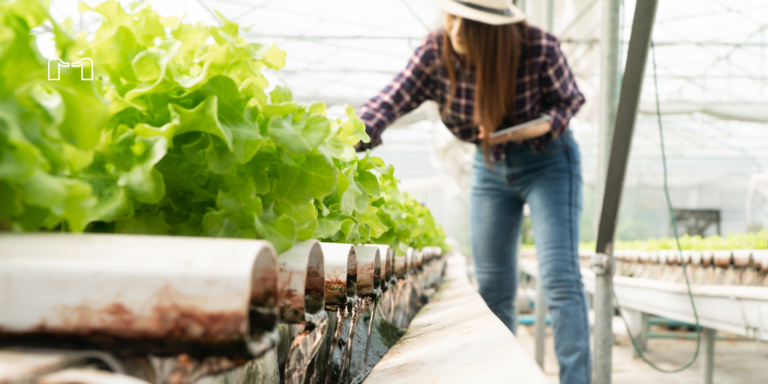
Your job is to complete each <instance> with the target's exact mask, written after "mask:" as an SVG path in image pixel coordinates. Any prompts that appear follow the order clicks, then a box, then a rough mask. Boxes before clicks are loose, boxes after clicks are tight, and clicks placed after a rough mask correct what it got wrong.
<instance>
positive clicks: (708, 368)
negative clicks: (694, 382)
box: [701, 328, 717, 384]
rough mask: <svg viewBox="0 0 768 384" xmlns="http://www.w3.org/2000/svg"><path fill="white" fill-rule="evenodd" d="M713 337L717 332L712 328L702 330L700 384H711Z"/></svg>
mask: <svg viewBox="0 0 768 384" xmlns="http://www.w3.org/2000/svg"><path fill="white" fill-rule="evenodd" d="M715 336H717V331H716V330H714V329H712V328H702V330H701V345H702V347H703V348H704V351H703V352H704V361H703V364H702V365H701V382H702V384H712V383H713V382H714V381H713V377H714V373H715Z"/></svg>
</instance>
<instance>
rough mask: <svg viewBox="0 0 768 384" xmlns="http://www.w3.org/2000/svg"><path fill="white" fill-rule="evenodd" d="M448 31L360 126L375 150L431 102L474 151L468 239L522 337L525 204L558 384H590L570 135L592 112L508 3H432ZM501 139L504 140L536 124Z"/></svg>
mask: <svg viewBox="0 0 768 384" xmlns="http://www.w3.org/2000/svg"><path fill="white" fill-rule="evenodd" d="M434 1H435V3H436V4H437V5H438V6H439V7H440V8H441V9H442V10H444V11H445V12H446V15H445V26H444V30H442V31H440V32H437V33H433V34H431V35H429V36H428V37H427V38H426V40H425V41H424V43H423V44H422V45H421V46H420V47H418V48H417V49H416V52H415V54H414V55H413V57H412V58H411V59H410V61H409V63H408V65H407V67H406V68H405V70H403V71H402V72H400V73H399V74H398V75H397V76H396V77H395V79H394V80H393V81H392V83H391V84H389V85H388V86H387V87H386V88H384V90H383V91H381V92H380V93H379V95H377V96H376V97H374V98H372V99H371V100H370V101H368V103H366V104H365V105H364V106H362V107H361V108H360V109H359V111H358V114H359V116H360V117H361V118H362V120H363V121H364V122H365V123H366V126H367V127H366V128H367V132H368V134H369V135H370V136H371V142H370V143H368V144H363V145H361V148H360V149H367V148H372V147H374V146H376V145H379V144H381V133H382V131H383V130H384V129H385V128H386V127H387V125H389V124H390V123H391V122H392V121H393V120H395V119H396V118H397V117H399V116H401V115H403V114H405V113H407V112H409V111H411V110H413V109H414V108H416V107H418V106H419V105H420V104H421V103H422V102H424V101H425V100H434V101H436V102H437V103H438V104H439V106H440V109H441V111H442V120H443V122H444V123H445V125H446V126H447V127H448V129H450V130H451V131H452V132H453V133H454V134H455V135H456V136H457V137H458V138H459V139H461V140H464V141H469V142H472V143H475V144H476V145H477V146H478V151H477V154H476V156H475V161H474V165H473V176H472V186H471V189H472V195H471V196H472V197H471V208H470V217H471V235H472V252H473V257H474V260H475V270H476V273H477V281H478V284H479V286H480V294H481V296H482V297H483V299H484V300H485V302H486V303H487V304H488V306H489V307H490V308H491V310H492V311H493V312H494V313H495V314H496V316H498V317H499V319H501V321H502V322H503V323H504V324H505V325H506V326H507V327H509V328H510V329H512V328H513V323H514V319H513V314H514V308H513V304H514V298H515V289H516V287H517V281H516V280H517V271H516V263H515V260H516V259H515V258H516V246H517V239H518V236H519V233H520V226H521V222H522V218H523V205H524V204H525V203H528V205H529V206H530V209H531V220H532V222H533V231H534V236H535V239H536V251H537V255H538V261H539V270H540V274H541V283H542V287H543V289H544V296H545V300H546V302H547V305H548V306H549V311H550V314H551V316H552V323H553V331H554V337H555V353H556V354H557V358H558V360H559V362H560V382H561V383H568V384H574V383H576V384H577V383H584V384H587V383H591V366H590V364H591V362H590V352H589V323H588V320H587V303H586V296H585V294H584V288H583V286H582V283H581V275H580V272H579V264H578V253H577V251H578V238H579V218H580V214H581V168H580V160H579V150H578V147H577V145H576V142H575V141H574V139H573V136H572V134H571V132H570V131H569V130H568V122H569V120H570V118H571V117H572V116H573V115H574V114H575V113H576V112H577V111H578V109H579V108H580V107H581V105H582V104H583V103H584V97H583V95H582V94H581V93H580V92H579V90H578V88H577V87H576V83H575V82H574V79H573V76H572V74H571V71H570V69H569V68H568V65H567V63H566V61H565V57H564V56H563V53H562V52H561V51H560V47H559V43H558V41H557V39H556V38H555V37H554V36H552V35H550V34H548V33H546V32H543V31H542V30H540V29H538V28H535V27H532V26H529V25H527V24H526V23H525V22H524V20H525V15H523V13H522V12H521V11H520V10H519V9H518V8H516V7H515V6H514V5H513V4H512V1H511V0H471V1H470V0H466V1H459V0H434ZM541 115H544V116H547V117H549V121H543V122H541V123H538V124H534V125H532V126H530V127H528V128H524V129H522V130H518V131H515V132H512V133H508V134H505V135H502V136H500V137H493V138H492V137H491V136H490V134H491V133H492V132H494V131H496V130H497V129H500V128H505V127H509V126H512V125H515V124H520V123H523V122H527V121H530V120H534V119H536V118H538V117H540V116H541Z"/></svg>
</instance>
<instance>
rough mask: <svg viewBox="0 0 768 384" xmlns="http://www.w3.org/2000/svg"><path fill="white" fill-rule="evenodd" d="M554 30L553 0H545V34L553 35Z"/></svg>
mask: <svg viewBox="0 0 768 384" xmlns="http://www.w3.org/2000/svg"><path fill="white" fill-rule="evenodd" d="M554 28H555V0H547V32H549V33H554V32H555V31H554Z"/></svg>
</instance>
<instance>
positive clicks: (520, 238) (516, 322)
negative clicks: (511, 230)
mask: <svg viewBox="0 0 768 384" xmlns="http://www.w3.org/2000/svg"><path fill="white" fill-rule="evenodd" d="M522 251H523V231H520V233H519V234H518V235H517V252H515V271H516V272H517V288H516V289H517V291H516V292H515V299H514V300H513V301H512V305H513V306H514V309H515V312H514V313H515V314H514V316H515V317H514V320H513V321H512V333H513V334H515V335H517V326H518V325H519V324H520V313H521V312H522V308H521V307H522V304H521V303H520V298H521V297H522V296H523V295H522V293H523V292H522V290H521V289H520V287H521V286H522V285H521V284H520V283H521V282H522V281H523V273H522V272H521V271H520V255H521V254H522ZM525 303H526V304H528V300H527V299H526V301H525Z"/></svg>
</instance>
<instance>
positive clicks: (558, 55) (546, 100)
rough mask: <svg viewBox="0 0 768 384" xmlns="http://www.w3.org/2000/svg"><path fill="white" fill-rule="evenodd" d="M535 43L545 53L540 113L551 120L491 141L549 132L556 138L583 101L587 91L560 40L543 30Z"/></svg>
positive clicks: (541, 81)
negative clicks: (581, 86)
mask: <svg viewBox="0 0 768 384" xmlns="http://www.w3.org/2000/svg"><path fill="white" fill-rule="evenodd" d="M534 45H535V46H537V47H539V49H541V56H543V61H542V65H541V68H540V71H541V72H540V73H539V88H540V89H541V101H540V103H541V113H544V114H547V115H549V117H550V118H551V120H550V121H549V122H543V123H539V124H536V125H532V126H530V127H527V128H524V129H521V130H519V131H515V132H511V133H508V134H506V135H502V136H499V137H496V138H492V139H491V144H500V143H504V142H508V141H523V140H527V139H533V138H536V137H539V136H543V135H545V134H547V133H549V132H551V134H552V138H557V137H559V136H560V135H561V134H562V133H563V132H564V131H565V129H566V127H568V122H569V121H570V120H571V118H572V117H573V115H575V114H576V112H578V111H579V108H581V106H582V105H583V104H584V95H583V94H582V93H581V91H579V88H578V87H577V86H576V81H575V80H574V78H573V74H572V73H571V69H570V68H569V67H568V62H567V61H566V60H565V55H564V54H563V52H562V51H561V50H560V42H559V41H558V40H557V39H556V38H555V37H554V36H552V35H550V34H547V33H542V34H541V36H540V37H539V40H538V41H536V42H534ZM481 131H483V130H482V129H481ZM481 138H482V135H481Z"/></svg>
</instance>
